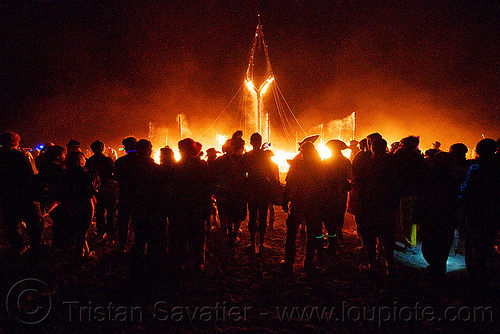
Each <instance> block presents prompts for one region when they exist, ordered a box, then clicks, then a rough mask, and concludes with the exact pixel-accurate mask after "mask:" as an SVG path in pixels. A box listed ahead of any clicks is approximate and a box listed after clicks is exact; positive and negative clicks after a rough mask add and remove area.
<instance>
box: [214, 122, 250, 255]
mask: <svg viewBox="0 0 500 334" xmlns="http://www.w3.org/2000/svg"><path fill="white" fill-rule="evenodd" d="M241 135H242V133H241V131H237V132H236V133H235V134H233V137H232V138H231V139H229V140H228V141H227V143H226V144H227V145H226V144H224V146H223V150H225V151H226V152H227V153H226V154H224V155H223V156H221V157H219V158H217V160H216V161H215V162H214V169H213V170H214V181H215V184H216V189H215V196H216V198H217V208H218V210H219V216H220V220H221V223H222V224H224V225H225V227H226V229H227V230H226V231H227V242H228V245H229V246H231V247H233V246H234V245H235V243H236V239H237V237H238V231H239V228H240V225H241V222H242V221H243V220H245V218H246V215H247V189H246V176H245V167H244V164H243V153H244V152H245V141H244V140H243V138H241Z"/></svg>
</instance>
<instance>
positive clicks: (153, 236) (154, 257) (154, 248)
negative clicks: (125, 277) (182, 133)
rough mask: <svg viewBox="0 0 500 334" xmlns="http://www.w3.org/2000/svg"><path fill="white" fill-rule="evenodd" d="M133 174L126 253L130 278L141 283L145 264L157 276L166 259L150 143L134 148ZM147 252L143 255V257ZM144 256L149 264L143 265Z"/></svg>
mask: <svg viewBox="0 0 500 334" xmlns="http://www.w3.org/2000/svg"><path fill="white" fill-rule="evenodd" d="M136 151H137V156H136V161H135V164H134V165H133V166H134V169H135V174H134V175H133V182H134V183H135V184H136V189H135V190H136V191H137V192H136V197H135V200H136V208H135V219H134V220H133V227H134V243H133V245H132V247H131V249H130V267H131V277H132V278H133V279H135V280H137V279H142V278H143V275H144V271H145V269H146V267H145V266H146V262H148V263H149V264H150V266H149V269H150V272H151V273H156V274H157V273H159V272H160V270H161V269H162V267H163V265H162V262H163V261H164V260H165V257H166V248H165V247H166V245H165V243H164V241H165V233H166V231H165V224H166V222H164V221H161V219H165V218H166V215H165V214H162V211H163V210H166V209H167V208H165V207H162V206H160V205H159V204H162V203H163V201H162V200H161V199H160V195H161V190H162V189H161V187H162V185H161V184H160V182H159V181H160V166H159V165H157V164H156V163H155V161H154V160H153V158H151V154H152V152H153V147H152V145H151V142H150V141H149V140H146V139H141V140H139V141H138V142H137V144H136ZM146 249H147V254H146ZM146 256H147V258H148V259H149V261H146Z"/></svg>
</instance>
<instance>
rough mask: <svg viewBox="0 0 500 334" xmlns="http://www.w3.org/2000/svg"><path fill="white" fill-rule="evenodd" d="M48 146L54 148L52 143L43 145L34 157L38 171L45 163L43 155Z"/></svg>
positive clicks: (45, 159)
mask: <svg viewBox="0 0 500 334" xmlns="http://www.w3.org/2000/svg"><path fill="white" fill-rule="evenodd" d="M50 146H54V143H50V142H49V143H45V144H44V145H43V148H42V149H41V150H40V154H38V156H36V157H35V167H36V169H37V170H40V166H41V165H43V164H44V163H45V162H46V161H47V155H46V154H45V153H46V152H47V149H48V148H49V147H50Z"/></svg>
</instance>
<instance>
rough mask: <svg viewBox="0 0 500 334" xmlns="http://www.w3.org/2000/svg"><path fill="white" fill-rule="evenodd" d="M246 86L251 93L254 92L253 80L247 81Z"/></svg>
mask: <svg viewBox="0 0 500 334" xmlns="http://www.w3.org/2000/svg"><path fill="white" fill-rule="evenodd" d="M245 84H246V86H247V88H248V90H250V91H253V90H254V85H253V81H252V80H249V81H246V82H245Z"/></svg>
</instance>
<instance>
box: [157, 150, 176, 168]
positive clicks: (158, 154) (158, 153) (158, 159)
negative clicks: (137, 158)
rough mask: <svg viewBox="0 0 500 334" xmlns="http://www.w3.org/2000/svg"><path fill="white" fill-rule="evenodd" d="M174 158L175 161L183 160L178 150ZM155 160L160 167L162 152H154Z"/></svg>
mask: <svg viewBox="0 0 500 334" xmlns="http://www.w3.org/2000/svg"><path fill="white" fill-rule="evenodd" d="M174 158H175V161H179V160H181V154H180V153H179V151H177V150H174ZM153 160H154V161H155V162H156V163H157V164H158V165H159V164H160V150H159V149H158V150H156V151H155V150H153Z"/></svg>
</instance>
